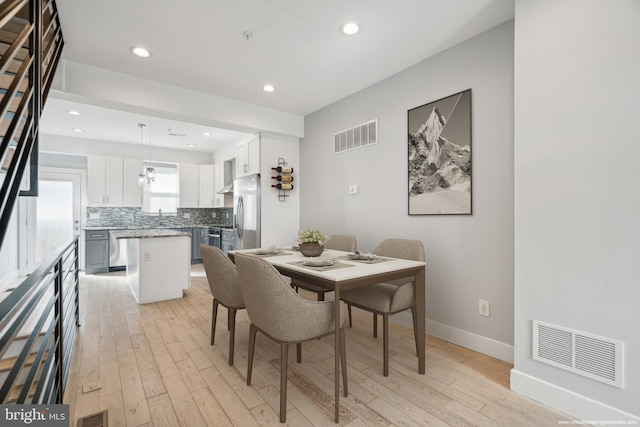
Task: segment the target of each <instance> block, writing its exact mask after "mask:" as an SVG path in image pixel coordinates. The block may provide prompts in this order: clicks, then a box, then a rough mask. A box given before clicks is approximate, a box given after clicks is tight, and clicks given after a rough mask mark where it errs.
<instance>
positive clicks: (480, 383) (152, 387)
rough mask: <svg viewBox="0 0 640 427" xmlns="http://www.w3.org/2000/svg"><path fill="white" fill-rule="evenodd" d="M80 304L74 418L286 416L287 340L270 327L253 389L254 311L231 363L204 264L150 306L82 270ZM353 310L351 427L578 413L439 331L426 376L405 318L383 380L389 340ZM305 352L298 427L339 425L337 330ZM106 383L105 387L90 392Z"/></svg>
mask: <svg viewBox="0 0 640 427" xmlns="http://www.w3.org/2000/svg"><path fill="white" fill-rule="evenodd" d="M302 295H303V296H306V297H309V298H312V299H313V298H314V297H315V294H307V295H304V294H302ZM80 301H81V305H80V308H81V325H82V326H81V327H80V328H79V329H78V340H77V342H76V348H75V353H74V358H73V361H72V365H71V373H70V376H69V381H68V383H67V390H66V393H65V403H68V404H69V405H70V415H71V425H72V426H75V424H76V420H77V419H78V418H80V417H84V416H87V415H90V414H93V413H96V412H99V411H102V410H108V418H109V427H114V426H156V427H159V426H168V427H173V426H184V427H193V426H243V427H244V426H264V425H277V424H279V421H278V408H279V384H280V371H279V369H280V368H279V366H280V361H279V356H280V349H279V346H278V345H277V344H275V343H273V342H272V341H270V340H269V339H267V338H266V337H264V336H261V335H260V334H258V339H257V342H256V354H255V359H254V369H253V379H252V384H251V386H247V385H246V371H247V348H248V345H247V338H248V334H249V321H248V317H247V315H246V311H244V310H241V311H239V312H238V318H237V325H236V347H235V366H229V365H228V354H227V351H228V343H229V341H228V339H229V334H228V331H227V316H226V309H224V308H221V309H220V310H219V313H218V326H217V331H216V344H215V345H214V346H211V345H209V334H210V328H211V303H212V296H211V293H210V291H209V287H208V284H207V281H206V276H205V273H204V269H203V267H202V265H201V264H196V265H193V266H192V273H191V289H189V290H188V291H186V292H185V296H184V298H182V299H177V300H171V301H164V302H159V303H152V304H145V305H138V304H136V302H135V300H134V298H133V296H132V295H131V292H130V291H129V288H128V287H127V285H126V282H125V278H124V273H122V272H118V273H108V274H100V275H84V274H83V275H81V280H80ZM353 314H354V326H353V328H348V327H347V328H346V335H347V336H346V338H347V363H348V369H349V371H348V376H349V391H350V394H349V397H347V398H344V396H341V399H340V404H341V409H340V423H339V424H340V425H343V426H348V427H355V426H394V425H402V426H419V425H439V426H447V425H448V426H497V425H504V426H557V425H558V421H560V420H569V419H570V417H568V416H566V415H564V414H562V413H559V412H557V411H554V410H552V409H550V408H548V407H545V406H543V405H540V404H538V403H536V402H534V401H532V400H530V399H527V398H525V397H523V396H520V395H518V394H516V393H513V392H511V391H510V390H509V370H510V369H511V365H509V364H507V363H504V362H501V361H499V360H496V359H493V358H491V357H488V356H485V355H483V354H480V353H477V352H474V351H471V350H467V349H464V348H462V347H459V346H456V345H454V344H451V343H448V342H446V341H443V340H440V339H437V338H434V337H430V336H427V340H426V341H427V344H426V345H427V348H426V375H419V374H418V372H417V357H416V355H415V344H414V341H413V336H412V334H413V332H412V330H411V329H409V328H406V327H404V326H400V325H396V324H393V323H391V324H390V344H389V353H390V354H389V356H390V363H389V368H390V369H389V376H388V377H383V376H382V337H379V338H377V339H376V338H373V337H372V326H371V315H370V314H369V313H365V312H363V311H360V310H357V309H354V313H353ZM302 356H303V359H302V364H297V363H295V351H291V352H290V361H289V376H288V380H289V386H288V402H287V425H290V426H332V425H335V424H334V422H333V412H334V410H333V390H334V385H333V378H334V377H333V368H334V356H333V337H332V336H329V337H325V338H322V339H320V340H313V341H311V342H308V343H305V344H303V347H302ZM96 382H99V385H100V386H101V388H100V389H98V390H94V391H91V392H87V393H83V386H84V385H88V384H94V383H96ZM85 391H86V390H85Z"/></svg>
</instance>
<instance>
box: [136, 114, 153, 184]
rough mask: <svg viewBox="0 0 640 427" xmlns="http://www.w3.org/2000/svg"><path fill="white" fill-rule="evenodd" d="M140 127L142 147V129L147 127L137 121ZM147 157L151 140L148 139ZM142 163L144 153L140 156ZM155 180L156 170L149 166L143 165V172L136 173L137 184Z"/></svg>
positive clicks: (141, 143) (141, 145) (149, 182)
mask: <svg viewBox="0 0 640 427" xmlns="http://www.w3.org/2000/svg"><path fill="white" fill-rule="evenodd" d="M138 127H139V128H140V147H142V148H143V149H144V137H143V129H144V128H145V127H147V125H145V124H144V123H138ZM149 158H151V141H149ZM142 164H143V165H144V155H143V158H142ZM155 180H156V171H155V169H154V168H152V167H151V166H145V167H144V173H141V174H138V185H139V186H140V187H144V186H145V185H146V184H151V183H152V182H154V181H155Z"/></svg>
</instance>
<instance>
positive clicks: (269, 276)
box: [234, 254, 348, 423]
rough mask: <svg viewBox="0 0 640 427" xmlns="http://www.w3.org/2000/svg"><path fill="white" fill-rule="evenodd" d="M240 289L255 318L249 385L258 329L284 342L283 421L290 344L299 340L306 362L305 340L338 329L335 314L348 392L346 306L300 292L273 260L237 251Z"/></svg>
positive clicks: (299, 359) (251, 329) (251, 332)
mask: <svg viewBox="0 0 640 427" xmlns="http://www.w3.org/2000/svg"><path fill="white" fill-rule="evenodd" d="M234 260H235V263H236V265H237V268H238V277H239V281H240V289H241V290H242V296H243V298H244V301H245V304H246V306H247V314H248V315H249V319H250V320H251V325H250V327H249V356H248V362H247V385H251V372H252V369H253V355H254V351H255V344H256V334H257V331H260V332H262V333H263V334H264V335H266V336H267V337H268V338H270V339H272V340H273V341H276V342H278V343H280V422H283V423H284V422H285V421H286V416H287V367H288V354H289V344H296V353H297V362H298V363H301V362H302V353H301V352H302V342H304V341H309V340H313V339H316V338H319V337H323V336H325V335H330V334H333V333H336V331H335V316H336V315H338V316H340V330H339V334H340V336H339V338H340V364H341V366H342V382H343V384H342V388H343V391H344V395H345V396H347V394H348V390H347V363H346V362H347V359H346V356H347V353H346V348H345V338H344V328H343V327H342V324H343V322H344V313H343V312H344V310H343V309H342V307H343V305H342V304H341V310H340V313H335V308H334V303H333V302H332V301H326V302H325V301H320V302H317V301H309V300H306V299H304V298H302V297H301V296H299V295H298V294H297V293H296V292H295V291H294V290H293V288H291V286H289V284H288V283H287V281H286V280H285V279H284V278H283V277H282V276H281V275H280V273H278V271H277V270H276V269H275V267H273V266H272V265H271V264H269V263H267V262H266V261H265V260H263V259H261V258H258V257H255V256H251V255H243V254H235V257H234Z"/></svg>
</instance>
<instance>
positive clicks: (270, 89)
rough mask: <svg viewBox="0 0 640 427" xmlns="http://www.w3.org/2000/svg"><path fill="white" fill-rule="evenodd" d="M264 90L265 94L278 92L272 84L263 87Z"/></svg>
mask: <svg viewBox="0 0 640 427" xmlns="http://www.w3.org/2000/svg"><path fill="white" fill-rule="evenodd" d="M262 90H263V91H265V92H273V91H275V90H276V88H275V87H274V86H273V85H270V84H266V85H264V86H262Z"/></svg>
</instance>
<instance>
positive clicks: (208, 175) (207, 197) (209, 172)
mask: <svg viewBox="0 0 640 427" xmlns="http://www.w3.org/2000/svg"><path fill="white" fill-rule="evenodd" d="M198 172H199V178H200V180H199V181H200V182H199V184H200V186H199V188H200V193H199V197H198V199H199V201H198V205H199V206H198V207H201V208H212V207H214V205H215V196H216V194H215V193H214V191H213V165H200V166H198Z"/></svg>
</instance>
